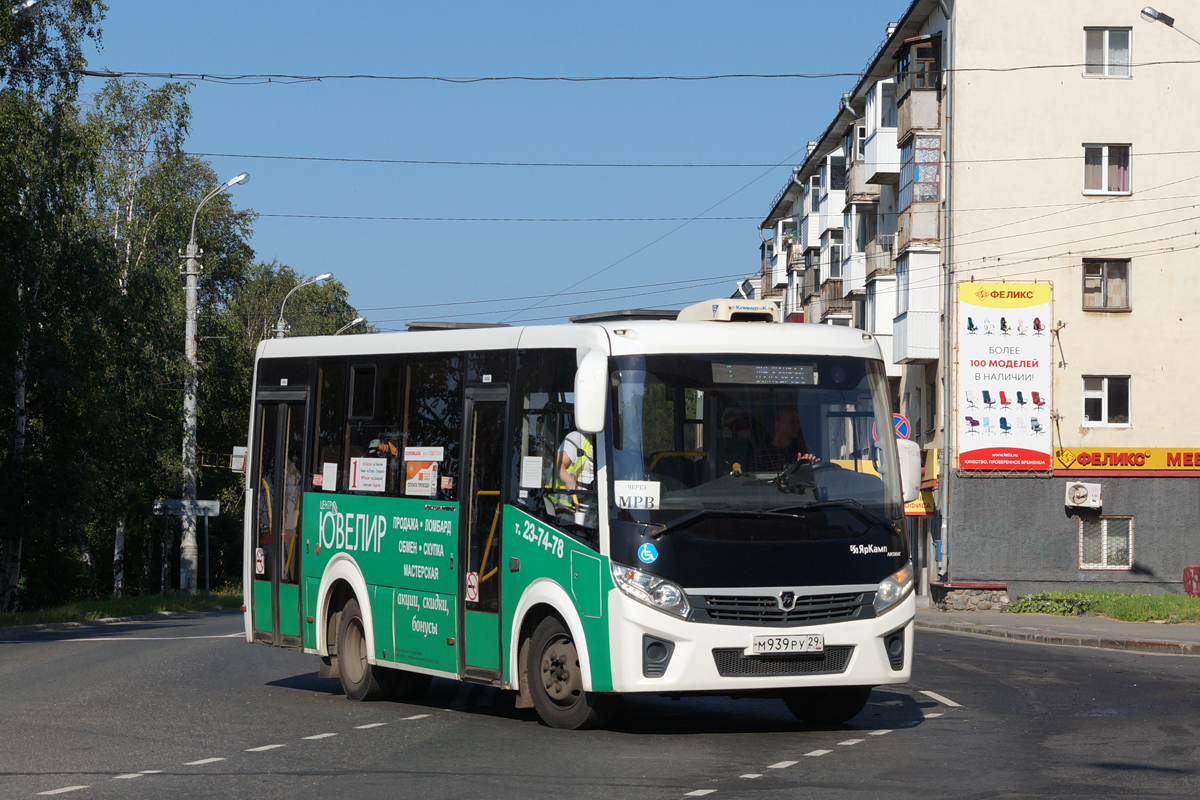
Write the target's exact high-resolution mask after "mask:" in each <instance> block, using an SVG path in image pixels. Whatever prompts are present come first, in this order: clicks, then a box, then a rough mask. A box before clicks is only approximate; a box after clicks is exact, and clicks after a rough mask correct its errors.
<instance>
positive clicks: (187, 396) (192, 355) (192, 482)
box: [179, 172, 250, 594]
mask: <svg viewBox="0 0 1200 800" xmlns="http://www.w3.org/2000/svg"><path fill="white" fill-rule="evenodd" d="M248 180H250V175H249V174H248V173H245V172H243V173H241V174H239V175H235V176H234V177H232V178H230V179H229V180H227V181H225V183H222V184H221V185H220V186H218V187H217V188H215V189H213V190H212V191H211V192H209V193H208V194H206V195H205V196H204V199H203V200H201V201H200V205H198V206H196V213H195V214H193V215H192V231H191V235H190V236H189V237H188V246H187V255H186V256H185V258H186V259H187V262H186V263H187V266H186V267H185V269H184V277H185V278H186V281H187V283H186V294H187V323H186V327H185V330H184V335H183V352H184V355H186V356H187V360H188V371H187V375H186V376H185V377H184V381H183V383H184V385H183V501H184V506H185V508H184V514H183V517H182V520H183V533H182V536H181V537H180V541H179V588H180V590H181V591H184V592H187V593H188V594H195V592H196V571H197V568H198V566H199V561H200V550H199V547H198V546H197V545H196V513H195V511H196V391H197V387H198V386H199V382H200V366H199V364H198V363H197V361H196V311H197V293H198V288H199V279H200V250H199V248H197V247H196V218H197V217H199V216H200V209H201V208H203V207H204V204H205V203H207V202H208V201H209V200H212V199H213V198H214V197H216V196H217V195H219V194H220V193H221V192H223V191H225V190H226V189H228V188H229V187H230V186H235V185H237V184H239V183H245V182H246V181H248Z"/></svg>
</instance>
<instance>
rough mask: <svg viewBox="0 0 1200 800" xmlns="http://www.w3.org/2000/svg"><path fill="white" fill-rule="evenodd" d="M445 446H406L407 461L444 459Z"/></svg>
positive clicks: (405, 457) (405, 455) (405, 458)
mask: <svg viewBox="0 0 1200 800" xmlns="http://www.w3.org/2000/svg"><path fill="white" fill-rule="evenodd" d="M445 458H446V456H445V448H442V447H406V448H404V460H405V461H444V460H445Z"/></svg>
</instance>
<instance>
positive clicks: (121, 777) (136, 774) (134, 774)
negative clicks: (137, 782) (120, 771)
mask: <svg viewBox="0 0 1200 800" xmlns="http://www.w3.org/2000/svg"><path fill="white" fill-rule="evenodd" d="M140 777H142V773H141V772H127V773H125V774H124V775H114V776H113V780H114V781H130V780H133V779H134V778H140Z"/></svg>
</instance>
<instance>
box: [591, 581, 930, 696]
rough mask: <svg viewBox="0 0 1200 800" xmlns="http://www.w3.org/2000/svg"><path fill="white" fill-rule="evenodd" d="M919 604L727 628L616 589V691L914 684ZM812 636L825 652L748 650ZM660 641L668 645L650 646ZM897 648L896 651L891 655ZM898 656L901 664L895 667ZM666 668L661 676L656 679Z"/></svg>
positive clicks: (612, 599)
mask: <svg viewBox="0 0 1200 800" xmlns="http://www.w3.org/2000/svg"><path fill="white" fill-rule="evenodd" d="M916 608H917V604H916V598H915V597H914V596H913V595H912V594H910V595H909V596H908V597H907V598H905V599H904V600H903V601H901V603H900V604H899V605H897V606H895V607H894V608H892V609H891V610H889V611H887V612H885V613H884V614H883V615H882V616H879V617H874V618H871V619H864V620H855V621H850V622H837V623H828V624H823V625H804V626H800V627H789V628H777V627H769V628H768V627H760V626H742V625H719V624H713V623H701V622H688V621H686V620H683V619H680V618H678V617H676V616H673V615H671V614H667V613H664V612H662V611H657V610H655V609H653V608H650V607H649V606H646V605H643V604H642V603H639V602H637V601H635V600H633V599H631V598H629V597H627V596H625V595H624V594H622V593H621V592H620V590H617V589H613V590H611V591H610V592H609V595H608V613H609V634H610V642H611V644H612V650H611V663H612V679H613V690H614V691H616V692H650V693H655V694H659V693H672V694H673V693H676V692H716V693H722V692H730V693H735V694H736V693H741V692H751V691H756V690H767V691H769V690H780V689H790V688H799V687H807V686H879V685H882V684H890V683H906V682H908V681H909V679H910V678H911V677H912V644H913V619H914V618H915V616H916ZM812 633H819V634H821V635H822V636H823V637H824V640H825V642H824V643H825V652H824V653H823V654H822V655H819V656H818V655H812V656H787V657H773V658H772V657H760V656H754V655H745V654H744V652H743V651H745V650H747V649H749V648H750V646H751V643H752V642H753V640H754V637H755V636H763V635H769V636H777V635H778V636H782V635H789V634H812ZM897 639H899V641H900V642H901V643H902V644H903V654H902V657H897V656H896V655H895V653H894V651H895V650H896V649H897V646H898V642H897ZM656 640H657V641H658V642H660V646H659V647H658V648H656V649H654V650H651V651H648V650H647V648H648V647H650V646H651V645H652V644H653V643H654V642H655V641H656ZM661 643H667V644H661ZM889 646H890V647H891V648H892V650H893V653H892V655H891V656H890V657H889V652H888V648H889ZM664 650H667V651H669V653H670V655H669V658H668V659H667V661H666V665H665V669H660V668H655V664H654V660H653V657H654V656H659V655H661V654H662V653H663V651H664ZM648 652H649V653H650V657H648V656H647V653H648ZM893 661H895V662H897V663H898V664H899V665H900V668H899V669H895V668H894V667H893ZM659 664H661V661H660V662H659ZM660 671H661V676H660V677H648V674H655V673H658V672H660Z"/></svg>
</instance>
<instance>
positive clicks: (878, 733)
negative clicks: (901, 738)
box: [870, 728, 892, 736]
mask: <svg viewBox="0 0 1200 800" xmlns="http://www.w3.org/2000/svg"><path fill="white" fill-rule="evenodd" d="M891 732H892V731H891V729H890V728H889V729H888V730H886V731H871V734H870V735H871V736H887V735H888V734H889V733H891Z"/></svg>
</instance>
